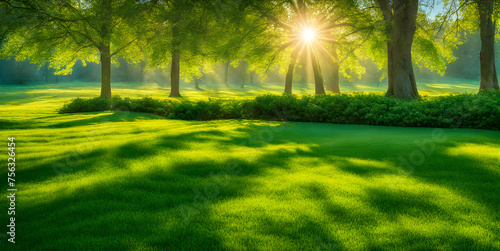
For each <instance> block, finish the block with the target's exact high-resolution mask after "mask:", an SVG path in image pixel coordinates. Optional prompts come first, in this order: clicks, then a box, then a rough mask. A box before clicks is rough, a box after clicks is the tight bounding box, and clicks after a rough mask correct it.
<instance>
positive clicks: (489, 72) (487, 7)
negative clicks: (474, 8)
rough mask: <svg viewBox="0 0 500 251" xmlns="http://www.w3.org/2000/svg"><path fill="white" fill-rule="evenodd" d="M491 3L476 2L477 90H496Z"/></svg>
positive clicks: (491, 0)
mask: <svg viewBox="0 0 500 251" xmlns="http://www.w3.org/2000/svg"><path fill="white" fill-rule="evenodd" d="M493 1H494V0H483V1H480V2H478V9H479V18H480V30H481V52H480V57H479V58H480V67H481V83H480V86H479V90H484V89H496V90H498V79H497V76H496V69H495V68H496V67H495V26H494V23H493V20H492V16H493Z"/></svg>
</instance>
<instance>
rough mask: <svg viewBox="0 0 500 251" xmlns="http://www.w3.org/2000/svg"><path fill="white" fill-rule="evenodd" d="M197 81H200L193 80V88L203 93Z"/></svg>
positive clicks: (197, 79)
mask: <svg viewBox="0 0 500 251" xmlns="http://www.w3.org/2000/svg"><path fill="white" fill-rule="evenodd" d="M199 81H200V79H199V78H195V79H194V88H195V89H196V90H199V91H204V90H203V89H201V88H200V84H199Z"/></svg>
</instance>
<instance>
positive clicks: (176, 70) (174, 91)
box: [168, 27, 181, 97]
mask: <svg viewBox="0 0 500 251" xmlns="http://www.w3.org/2000/svg"><path fill="white" fill-rule="evenodd" d="M172 37H173V39H172V63H171V64H170V95H168V96H169V97H180V96H181V93H180V88H179V82H180V71H181V67H180V60H181V52H180V51H179V47H180V40H179V30H178V29H177V27H173V29H172Z"/></svg>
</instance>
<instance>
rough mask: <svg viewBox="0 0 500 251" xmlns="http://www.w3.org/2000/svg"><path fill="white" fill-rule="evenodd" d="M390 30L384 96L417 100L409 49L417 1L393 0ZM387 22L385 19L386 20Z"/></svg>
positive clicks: (414, 25) (413, 33) (415, 17)
mask: <svg viewBox="0 0 500 251" xmlns="http://www.w3.org/2000/svg"><path fill="white" fill-rule="evenodd" d="M392 6H393V13H394V14H393V17H392V30H391V31H390V35H391V36H390V39H389V42H388V43H387V46H388V53H387V56H388V80H389V87H388V89H387V93H386V96H394V97H396V98H418V97H419V95H418V90H417V83H416V80H415V74H414V72H413V64H412V59H411V47H412V44H413V37H414V35H415V30H416V21H417V14H418V0H394V2H393V5H392ZM386 21H387V18H386Z"/></svg>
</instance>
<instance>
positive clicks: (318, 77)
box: [311, 52, 326, 95]
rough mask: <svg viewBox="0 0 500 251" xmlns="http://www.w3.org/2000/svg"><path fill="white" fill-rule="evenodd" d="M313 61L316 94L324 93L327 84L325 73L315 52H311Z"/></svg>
mask: <svg viewBox="0 0 500 251" xmlns="http://www.w3.org/2000/svg"><path fill="white" fill-rule="evenodd" d="M311 62H312V67H313V73H314V89H315V92H314V93H315V94H316V95H324V94H326V93H325V86H324V85H323V75H322V74H321V67H320V65H319V62H318V59H317V58H316V55H315V53H314V52H311Z"/></svg>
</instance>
